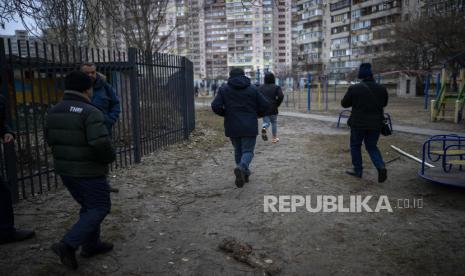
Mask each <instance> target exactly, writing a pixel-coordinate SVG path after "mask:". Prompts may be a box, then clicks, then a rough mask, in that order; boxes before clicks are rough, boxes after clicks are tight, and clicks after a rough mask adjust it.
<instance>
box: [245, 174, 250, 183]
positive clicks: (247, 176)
mask: <svg viewBox="0 0 465 276" xmlns="http://www.w3.org/2000/svg"><path fill="white" fill-rule="evenodd" d="M249 176H250V175H245V177H244V181H245V183H249Z"/></svg>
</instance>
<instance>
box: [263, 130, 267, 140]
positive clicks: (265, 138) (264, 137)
mask: <svg viewBox="0 0 465 276" xmlns="http://www.w3.org/2000/svg"><path fill="white" fill-rule="evenodd" d="M262 139H263V141H268V136H267V135H266V128H262Z"/></svg>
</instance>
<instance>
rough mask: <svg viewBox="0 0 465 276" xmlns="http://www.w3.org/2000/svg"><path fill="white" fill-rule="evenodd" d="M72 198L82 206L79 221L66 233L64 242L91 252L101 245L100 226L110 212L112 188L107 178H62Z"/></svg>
mask: <svg viewBox="0 0 465 276" xmlns="http://www.w3.org/2000/svg"><path fill="white" fill-rule="evenodd" d="M61 179H62V180H63V184H64V185H65V186H66V188H68V191H69V192H70V193H71V196H72V197H73V198H74V199H75V200H76V201H77V202H78V203H79V204H80V205H81V210H80V212H79V220H78V221H77V222H76V224H74V225H73V226H72V227H71V229H70V230H69V231H68V233H66V235H65V237H64V238H63V242H64V243H66V244H67V245H69V246H72V247H74V248H76V249H77V248H78V247H79V246H80V245H82V246H83V248H84V249H86V250H89V249H92V248H95V247H96V246H98V244H99V243H100V224H101V223H102V221H103V219H104V218H105V217H106V216H107V214H108V213H109V212H110V208H111V200H110V188H109V185H108V182H107V178H106V177H104V176H103V177H95V178H81V177H70V176H61Z"/></svg>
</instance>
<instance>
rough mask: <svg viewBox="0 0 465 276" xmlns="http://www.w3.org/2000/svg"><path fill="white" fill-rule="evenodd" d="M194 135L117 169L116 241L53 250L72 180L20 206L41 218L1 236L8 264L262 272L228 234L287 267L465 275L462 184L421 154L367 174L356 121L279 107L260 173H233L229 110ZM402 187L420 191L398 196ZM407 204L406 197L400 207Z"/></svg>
mask: <svg viewBox="0 0 465 276" xmlns="http://www.w3.org/2000/svg"><path fill="white" fill-rule="evenodd" d="M197 120H198V123H197V129H196V130H195V132H194V133H193V135H192V138H191V140H190V141H189V142H186V143H184V144H180V145H175V146H171V147H169V148H167V149H165V150H162V151H160V152H157V153H154V154H153V155H151V156H148V157H145V158H144V159H143V162H142V164H138V165H134V166H133V167H131V168H128V169H126V170H122V171H118V172H116V173H115V175H114V176H113V177H112V178H111V182H112V184H113V185H114V186H116V187H119V188H120V193H119V194H113V195H112V200H113V207H112V212H111V214H110V215H109V216H108V217H107V219H106V220H105V222H104V225H103V229H102V236H103V238H104V239H107V240H110V241H112V242H114V243H115V250H114V251H113V252H111V253H109V254H107V255H103V256H98V257H95V258H93V259H82V258H78V262H79V264H80V267H79V270H78V271H77V272H70V271H68V270H66V268H64V267H63V266H62V265H61V264H60V263H59V260H58V258H57V257H56V256H54V255H53V253H52V252H51V251H50V250H49V247H50V245H51V244H52V243H53V242H55V241H57V240H58V239H60V237H61V236H62V235H63V233H64V232H65V230H66V229H67V228H68V227H69V226H70V225H71V224H72V223H73V222H74V221H75V220H76V217H77V213H78V206H77V204H76V203H74V201H73V200H72V199H71V198H70V196H69V195H68V193H67V191H66V190H64V189H61V190H58V191H57V192H56V193H50V194H47V195H44V196H42V197H40V198H37V199H34V200H31V201H22V202H21V203H19V204H18V205H17V206H16V207H15V213H16V219H17V225H18V226H19V227H24V228H34V229H35V230H36V231H37V237H36V238H34V239H33V240H30V241H27V242H23V243H19V244H11V245H5V246H1V247H0V275H263V273H262V272H261V271H259V270H257V269H254V268H251V267H249V266H247V265H245V264H242V263H239V262H237V261H236V260H234V259H232V258H231V257H230V256H229V255H227V254H225V253H224V252H222V251H220V250H219V249H218V245H219V244H220V242H221V241H222V240H223V238H225V237H234V238H236V239H237V240H239V241H241V242H246V243H249V244H250V245H251V246H252V247H253V249H254V251H255V252H257V253H259V254H264V255H267V256H268V257H269V258H270V259H271V260H273V262H274V264H276V265H277V266H279V267H280V268H281V275H460V274H463V270H464V269H465V250H463V247H464V246H465V231H464V230H463V229H464V227H465V211H464V210H465V200H464V198H465V191H464V190H461V189H455V188H449V187H443V186H438V185H434V184H430V183H427V182H425V181H423V180H422V179H420V178H418V177H417V171H418V167H419V166H418V164H416V163H413V162H412V161H410V160H407V159H405V158H403V157H402V158H400V159H397V160H396V161H393V162H391V163H389V164H388V173H389V179H388V180H387V182H385V183H383V184H378V183H377V182H376V170H374V169H373V166H372V165H371V163H370V161H369V159H368V158H367V155H364V162H365V163H366V164H365V168H366V170H365V175H364V178H363V179H362V180H357V179H354V178H352V177H349V176H346V175H345V174H344V170H345V169H346V168H349V167H350V156H349V151H348V131H347V129H336V128H335V127H334V125H331V124H326V123H322V122H317V121H312V120H303V119H295V118H289V117H286V118H285V117H280V118H279V124H280V128H279V132H280V137H281V141H280V142H279V143H278V144H271V143H269V142H263V141H261V139H258V140H257V148H256V155H255V158H254V160H253V163H252V167H251V169H252V171H253V175H252V176H251V181H250V183H248V184H246V185H245V187H244V188H243V189H238V188H236V187H235V185H234V178H233V173H232V171H233V168H234V161H233V154H232V151H233V149H232V146H231V145H230V143H229V142H228V141H227V140H226V139H225V138H224V137H223V132H222V120H221V118H219V117H216V116H214V115H213V114H212V113H211V112H210V111H208V110H201V111H198V113H197ZM423 139H424V137H421V136H413V135H406V134H400V133H395V134H394V135H393V136H390V137H388V138H386V137H383V138H382V139H381V142H380V146H381V149H382V152H383V154H384V158H385V160H386V161H389V160H393V159H395V158H396V157H398V155H397V153H395V152H394V151H392V150H391V149H390V147H389V145H391V144H394V145H398V146H399V147H401V148H402V149H404V150H406V151H408V152H410V153H413V154H418V151H419V148H420V145H421V142H422V141H423ZM264 195H276V196H278V195H303V196H305V195H335V196H337V195H344V196H349V195H361V196H366V195H372V196H374V197H375V198H376V197H379V196H382V195H386V196H388V197H389V201H390V202H391V204H392V207H393V208H394V209H393V212H392V213H388V212H380V213H367V212H362V213H309V212H307V211H306V210H305V209H298V211H297V212H296V213H265V212H264V207H263V200H264V199H263V197H264ZM398 199H409V200H410V202H411V203H410V204H412V202H413V200H418V199H421V200H422V201H423V208H401V207H405V206H397V205H396V204H397V203H398ZM396 207H398V208H396Z"/></svg>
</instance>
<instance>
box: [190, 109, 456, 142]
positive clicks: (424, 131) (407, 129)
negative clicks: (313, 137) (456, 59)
mask: <svg viewBox="0 0 465 276" xmlns="http://www.w3.org/2000/svg"><path fill="white" fill-rule="evenodd" d="M195 106H196V107H210V104H209V103H198V102H196V103H195ZM279 115H281V116H286V117H294V118H303V119H311V120H317V121H323V122H328V123H337V119H338V117H337V116H329V115H318V114H308V113H301V112H288V111H282V112H280V113H279ZM346 121H347V119H346V118H342V119H341V123H342V124H345V123H346ZM393 128H394V131H398V132H404V133H409V134H417V135H425V136H432V135H441V134H451V133H454V134H458V135H461V136H465V133H463V132H452V131H444V130H437V129H429V128H419V127H413V126H405V125H397V124H395V123H394V124H393Z"/></svg>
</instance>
